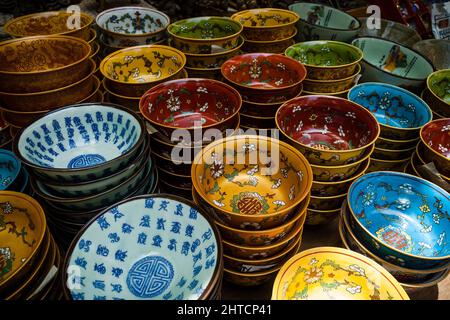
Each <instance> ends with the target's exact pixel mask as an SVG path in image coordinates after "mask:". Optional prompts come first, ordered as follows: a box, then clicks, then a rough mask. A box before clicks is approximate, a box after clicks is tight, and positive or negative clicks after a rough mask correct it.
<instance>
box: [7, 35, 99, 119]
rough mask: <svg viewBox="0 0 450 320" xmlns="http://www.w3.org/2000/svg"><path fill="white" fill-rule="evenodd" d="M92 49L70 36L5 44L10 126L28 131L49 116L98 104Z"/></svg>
mask: <svg viewBox="0 0 450 320" xmlns="http://www.w3.org/2000/svg"><path fill="white" fill-rule="evenodd" d="M90 53H91V47H90V46H89V44H88V43H87V42H86V41H84V40H82V39H79V38H74V37H69V36H34V37H26V38H20V39H14V40H9V41H4V42H2V43H0V105H1V108H2V110H3V117H4V119H5V121H6V122H8V123H9V124H10V125H11V126H14V127H16V128H21V127H24V126H26V125H27V124H28V123H29V122H31V121H33V120H34V119H36V118H39V117H41V116H42V115H44V114H45V113H47V112H48V111H49V110H53V109H56V108H59V107H62V106H64V105H67V104H73V103H81V102H89V101H91V100H92V99H95V97H96V95H97V91H98V88H99V87H100V81H99V80H98V79H97V78H96V77H95V76H94V75H93V74H94V71H95V62H94V61H93V60H92V59H90V58H89V56H90Z"/></svg>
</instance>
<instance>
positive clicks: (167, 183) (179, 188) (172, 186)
mask: <svg viewBox="0 0 450 320" xmlns="http://www.w3.org/2000/svg"><path fill="white" fill-rule="evenodd" d="M159 182H160V183H162V184H165V185H166V186H168V187H170V188H173V189H175V190H183V191H186V192H189V191H191V188H181V187H178V186H174V185H172V184H171V183H170V182H167V181H166V180H164V179H161V178H159Z"/></svg>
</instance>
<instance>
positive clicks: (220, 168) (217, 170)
mask: <svg viewBox="0 0 450 320" xmlns="http://www.w3.org/2000/svg"><path fill="white" fill-rule="evenodd" d="M224 170H225V166H224V164H223V163H222V162H220V161H218V160H214V162H213V164H212V165H211V167H210V171H211V176H212V177H213V178H214V179H218V178H220V177H221V176H222V175H223V173H224Z"/></svg>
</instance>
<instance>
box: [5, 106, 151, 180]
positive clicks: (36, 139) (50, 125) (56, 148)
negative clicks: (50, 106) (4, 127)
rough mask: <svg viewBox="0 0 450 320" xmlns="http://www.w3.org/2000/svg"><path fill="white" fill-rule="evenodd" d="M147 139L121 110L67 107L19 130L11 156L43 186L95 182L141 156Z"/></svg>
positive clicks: (141, 126)
mask: <svg viewBox="0 0 450 320" xmlns="http://www.w3.org/2000/svg"><path fill="white" fill-rule="evenodd" d="M146 133H147V131H146V129H145V126H144V123H143V120H142V119H141V118H140V117H139V116H138V115H137V114H135V113H134V112H132V111H130V110H127V109H126V108H124V107H121V106H118V105H115V104H111V103H101V104H99V103H86V104H78V105H71V106H68V107H64V108H61V109H57V110H55V111H52V112H49V113H47V114H46V115H44V116H43V117H42V118H40V119H38V120H36V121H34V122H32V123H31V124H29V125H28V126H27V127H25V128H23V129H22V130H21V131H20V132H19V133H18V134H17V136H16V139H15V141H14V152H15V153H16V155H17V156H18V157H19V158H20V160H21V161H22V162H23V163H24V164H25V165H27V166H28V167H30V168H31V169H32V170H33V172H34V173H36V174H37V175H41V176H42V177H44V178H45V179H47V180H53V181H61V182H81V181H88V180H95V179H99V178H102V177H105V176H109V175H111V174H113V173H115V172H117V171H118V170H120V169H121V168H124V167H125V166H126V165H127V164H128V163H129V162H130V161H131V160H132V159H133V157H135V156H136V154H137V152H139V147H140V146H141V145H142V143H143V141H144V138H145V136H146Z"/></svg>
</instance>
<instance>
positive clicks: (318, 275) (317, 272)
mask: <svg viewBox="0 0 450 320" xmlns="http://www.w3.org/2000/svg"><path fill="white" fill-rule="evenodd" d="M322 277H323V270H322V269H321V268H318V267H312V268H311V269H309V270H308V271H306V272H305V277H304V279H305V282H306V283H307V284H312V283H315V282H318V281H319V280H320V279H322Z"/></svg>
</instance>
